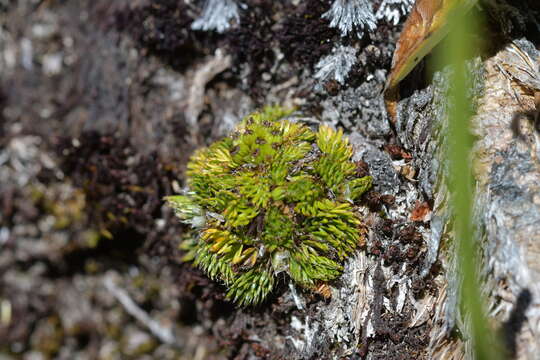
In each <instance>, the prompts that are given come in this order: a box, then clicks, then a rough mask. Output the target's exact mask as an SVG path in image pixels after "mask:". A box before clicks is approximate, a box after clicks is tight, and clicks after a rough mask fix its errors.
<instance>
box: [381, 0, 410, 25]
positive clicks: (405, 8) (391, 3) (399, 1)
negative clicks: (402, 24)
mask: <svg viewBox="0 0 540 360" xmlns="http://www.w3.org/2000/svg"><path fill="white" fill-rule="evenodd" d="M413 5H414V0H383V2H382V3H381V5H380V6H379V8H378V9H377V12H376V13H375V17H376V18H377V19H379V20H382V19H384V20H386V21H387V22H388V23H391V24H392V25H397V24H398V23H399V21H400V20H401V18H402V17H403V16H405V15H407V14H408V13H409V12H410V11H411V9H412V7H413Z"/></svg>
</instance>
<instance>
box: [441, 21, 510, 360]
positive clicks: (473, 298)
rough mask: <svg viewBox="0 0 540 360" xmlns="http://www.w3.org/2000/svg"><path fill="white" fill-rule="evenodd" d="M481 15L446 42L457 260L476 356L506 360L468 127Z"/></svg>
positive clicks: (457, 25)
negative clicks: (482, 245)
mask: <svg viewBox="0 0 540 360" xmlns="http://www.w3.org/2000/svg"><path fill="white" fill-rule="evenodd" d="M477 21H478V19H475V18H473V16H471V15H468V16H461V17H460V18H459V19H455V23H454V26H453V29H452V31H451V32H450V34H449V38H448V41H447V46H445V47H444V49H443V50H442V51H443V52H444V58H446V59H447V60H448V61H450V62H451V64H452V65H453V70H454V72H453V75H452V77H451V84H452V86H451V90H450V99H451V100H452V106H451V107H450V114H449V132H450V134H449V135H450V141H449V144H450V145H449V161H450V179H449V180H450V181H449V184H450V191H451V201H452V205H453V211H454V219H455V236H456V239H457V241H458V248H459V250H458V259H459V260H458V263H459V270H460V271H461V275H462V283H461V305H462V308H463V309H464V310H465V313H467V314H468V315H469V316H470V326H471V334H470V335H471V336H472V343H473V345H474V348H473V354H474V357H475V358H476V359H478V360H483V359H486V360H488V359H489V360H493V359H501V358H502V355H501V352H500V351H498V350H497V349H499V347H498V346H497V344H496V338H495V335H494V333H493V331H491V329H490V327H489V325H488V321H487V317H486V315H485V311H484V308H483V301H482V300H483V299H482V297H481V293H480V286H479V282H478V274H477V269H478V264H477V260H478V255H479V253H478V251H477V245H478V241H477V240H478V239H474V238H473V234H474V224H473V221H472V219H473V215H472V202H473V194H474V182H473V177H472V171H471V170H472V169H471V159H470V156H471V150H472V146H473V138H472V136H471V133H470V131H469V129H470V119H471V116H472V114H471V111H470V109H471V108H472V106H471V101H470V99H469V98H468V97H467V76H468V72H467V69H466V65H465V60H466V59H471V57H472V53H473V51H474V49H472V46H471V45H470V41H467V39H471V35H472V34H475V33H477V31H476V26H477V24H478V22H477Z"/></svg>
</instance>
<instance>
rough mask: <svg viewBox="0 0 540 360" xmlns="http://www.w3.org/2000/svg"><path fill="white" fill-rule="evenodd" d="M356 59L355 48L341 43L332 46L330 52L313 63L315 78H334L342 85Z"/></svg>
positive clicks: (324, 79)
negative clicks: (315, 63)
mask: <svg viewBox="0 0 540 360" xmlns="http://www.w3.org/2000/svg"><path fill="white" fill-rule="evenodd" d="M356 60H357V59H356V49H355V48H353V47H351V46H343V45H339V46H337V47H334V49H333V50H332V54H330V55H328V56H325V57H323V58H322V59H321V60H319V62H318V63H317V65H315V69H316V70H317V72H316V73H315V78H316V79H319V80H322V81H326V80H336V81H337V82H338V83H340V84H341V85H343V84H344V83H345V80H346V79H347V76H348V75H349V72H350V71H351V69H352V67H353V65H354V64H356Z"/></svg>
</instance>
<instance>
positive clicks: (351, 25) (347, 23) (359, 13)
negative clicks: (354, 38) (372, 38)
mask: <svg viewBox="0 0 540 360" xmlns="http://www.w3.org/2000/svg"><path fill="white" fill-rule="evenodd" d="M322 17H323V18H324V19H328V20H330V27H336V28H338V29H339V31H340V32H341V36H347V35H348V34H349V33H350V32H353V30H354V29H356V33H357V35H358V37H362V35H363V34H364V31H365V30H367V31H372V30H374V29H375V27H376V22H377V19H376V18H375V15H374V14H373V8H372V6H371V3H370V2H369V1H368V0H335V1H334V3H333V4H332V7H331V8H330V10H328V11H327V12H325V13H324V14H323V15H322Z"/></svg>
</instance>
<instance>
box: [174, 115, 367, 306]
mask: <svg viewBox="0 0 540 360" xmlns="http://www.w3.org/2000/svg"><path fill="white" fill-rule="evenodd" d="M289 114H290V111H287V110H284V109H282V108H280V107H267V108H265V109H264V110H263V111H261V112H257V113H254V114H251V115H249V116H247V117H246V118H245V119H244V120H243V121H242V122H241V123H240V124H239V126H238V127H237V129H236V131H234V132H233V133H232V134H231V135H230V136H229V137H226V138H224V139H222V140H220V141H218V142H216V143H214V144H212V145H210V146H209V147H208V148H204V149H200V150H198V151H197V152H196V153H195V154H194V155H193V156H192V158H191V160H190V162H189V164H188V172H187V175H188V188H189V190H186V191H185V192H184V194H183V195H177V196H169V197H167V198H166V201H167V202H168V204H169V205H170V206H171V207H172V208H173V209H174V210H175V212H176V214H177V216H178V217H179V218H180V220H181V221H182V222H184V223H186V224H190V225H191V226H192V228H193V231H192V233H191V236H190V237H189V238H188V239H187V240H185V241H183V242H182V245H181V248H182V249H184V250H186V255H185V257H184V260H185V261H193V262H194V264H195V265H197V266H198V267H200V268H201V269H202V270H203V271H205V272H206V274H207V275H208V276H209V277H210V278H212V279H215V280H221V281H223V282H224V283H225V285H226V286H227V287H228V293H227V298H229V299H232V300H233V301H235V302H237V303H239V304H240V305H251V304H258V303H260V302H261V301H263V300H264V299H265V297H266V296H267V295H268V294H269V293H270V292H271V290H272V288H273V287H274V284H275V281H276V276H277V274H279V273H286V274H288V275H289V276H290V278H292V279H293V280H294V281H295V282H296V283H297V284H298V285H300V286H302V287H304V288H308V289H315V288H316V287H317V286H319V285H320V284H321V283H325V282H328V281H330V280H333V279H335V278H336V277H338V276H339V275H340V274H341V272H342V270H343V267H342V265H341V263H342V261H343V260H344V259H345V258H346V257H347V256H348V255H350V254H351V253H352V252H353V251H354V250H355V248H356V247H357V245H358V244H359V243H360V242H361V241H362V240H363V239H361V238H360V237H361V232H360V231H358V230H359V228H360V227H361V226H362V224H361V219H360V218H359V216H358V214H357V212H356V211H355V205H354V201H355V200H356V199H358V198H359V197H360V196H361V195H362V194H363V193H364V192H365V191H366V190H368V189H369V188H370V187H371V183H372V179H371V177H369V176H365V177H361V178H359V177H358V176H357V175H356V174H357V169H356V165H355V164H354V163H353V162H352V161H351V157H352V154H353V150H352V147H351V146H350V145H349V143H348V140H347V139H346V138H345V137H344V136H343V133H342V131H341V130H340V131H334V130H332V129H331V128H329V127H327V126H324V125H323V126H320V127H319V130H318V132H314V131H312V130H311V129H310V128H309V127H307V126H305V125H303V124H300V123H295V122H291V121H288V120H285V119H283V118H284V117H286V116H287V115H289Z"/></svg>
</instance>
